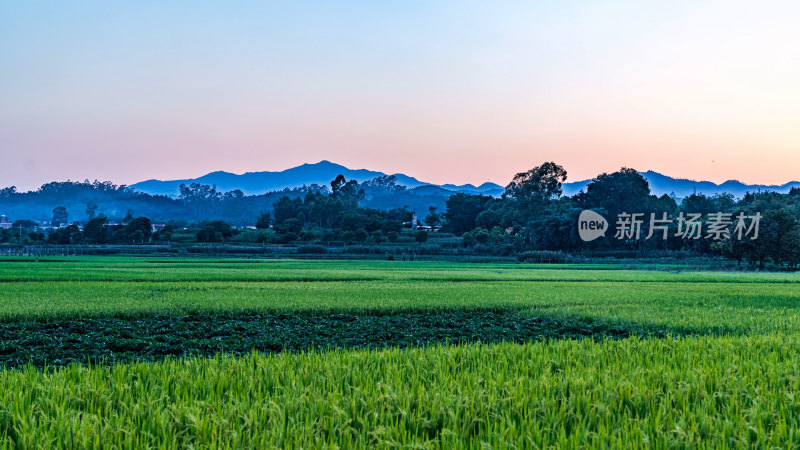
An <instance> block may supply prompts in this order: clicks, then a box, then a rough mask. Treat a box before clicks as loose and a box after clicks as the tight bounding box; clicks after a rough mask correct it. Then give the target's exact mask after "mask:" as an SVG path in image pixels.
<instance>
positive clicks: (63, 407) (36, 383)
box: [0, 258, 800, 448]
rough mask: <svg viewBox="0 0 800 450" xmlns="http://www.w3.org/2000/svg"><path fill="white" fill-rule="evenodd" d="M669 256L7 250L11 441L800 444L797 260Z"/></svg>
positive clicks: (3, 432) (5, 354)
mask: <svg viewBox="0 0 800 450" xmlns="http://www.w3.org/2000/svg"><path fill="white" fill-rule="evenodd" d="M661 269H663V270H647V271H645V270H625V269H622V268H621V267H619V266H614V265H605V266H599V265H594V266H554V265H547V266H532V265H500V264H498V265H488V264H481V265H476V264H456V263H433V262H376V261H368V262H367V261H348V262H341V261H324V262H323V261H257V260H199V259H187V260H173V259H152V260H148V259H137V258H95V259H82V258H81V259H74V260H66V259H53V260H47V261H45V260H42V261H39V262H34V261H32V260H23V259H21V260H0V338H2V341H0V342H1V343H0V359H1V360H2V361H5V364H6V365H7V368H6V369H5V370H4V371H2V372H0V389H1V390H0V392H2V394H0V399H1V400H2V401H0V438H2V439H4V443H5V444H6V445H10V446H21V447H23V448H25V447H52V446H59V444H60V445H62V446H66V447H74V446H96V445H100V444H103V445H105V446H108V447H114V446H119V447H136V448H139V447H146V446H155V447H159V446H161V447H176V446H177V447H192V446H195V447H208V446H210V447H237V448H238V447H256V448H264V447H304V448H314V447H323V446H328V447H337V446H342V447H351V446H355V447H364V446H381V447H394V446H404V445H412V446H423V447H428V446H432V447H444V448H450V447H452V446H454V445H456V444H465V443H469V444H470V445H471V446H473V447H475V448H477V447H480V446H481V444H488V445H490V446H493V447H508V446H510V445H512V444H514V445H516V446H518V447H547V446H564V445H571V446H580V445H589V446H592V447H597V446H608V447H620V448H622V447H625V448H627V447H631V446H632V447H655V448H662V447H686V448H690V447H697V446H705V447H739V446H748V447H750V446H756V447H787V446H793V445H798V444H797V443H798V442H800V393H799V392H798V383H800V364H798V360H797V358H796V355H797V354H798V350H800V311H799V310H798V307H800V276H798V274H790V273H733V272H731V273H728V272H688V271H680V270H679V269H680V268H679V267H663V268H661ZM454 344H464V345H454ZM253 350H255V353H254V352H253ZM285 350H289V351H288V352H287V351H285ZM220 352H221V353H225V354H226V356H222V357H219V356H216V357H212V358H211V359H209V358H208V357H209V356H213V355H215V354H218V353H220ZM136 360H141V361H148V362H136ZM81 361H92V364H90V365H88V366H87V365H76V364H74V363H75V362H81ZM96 363H97V364H96ZM65 364H69V365H67V366H65Z"/></svg>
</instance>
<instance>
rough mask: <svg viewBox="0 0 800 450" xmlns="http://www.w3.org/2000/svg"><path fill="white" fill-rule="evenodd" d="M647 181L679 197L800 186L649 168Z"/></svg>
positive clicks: (575, 186)
mask: <svg viewBox="0 0 800 450" xmlns="http://www.w3.org/2000/svg"><path fill="white" fill-rule="evenodd" d="M640 173H641V174H642V176H644V177H645V178H646V179H647V181H648V182H649V183H650V190H651V191H652V193H653V194H655V195H658V196H661V195H663V194H667V195H674V196H675V197H677V198H683V197H686V196H689V195H692V194H693V193H695V192H696V193H698V194H705V195H708V196H713V195H715V194H721V193H729V194H733V196H734V197H736V198H741V197H743V196H744V194H746V193H747V192H758V191H774V192H779V193H781V194H785V193H787V192H789V190H791V189H792V188H793V187H800V182H798V181H792V182H789V183H785V184H781V185H764V184H745V183H742V182H740V181H736V180H728V181H726V182H724V183H721V184H716V183H713V182H711V181H697V180H689V179H686V178H672V177H670V176H667V175H663V174H660V173H658V172H654V171H652V170H648V171H647V172H640ZM591 181H592V180H582V181H575V182H572V183H564V194H565V195H575V194H577V193H578V192H580V191H581V190H585V189H586V185H587V184H589V183H590V182H591Z"/></svg>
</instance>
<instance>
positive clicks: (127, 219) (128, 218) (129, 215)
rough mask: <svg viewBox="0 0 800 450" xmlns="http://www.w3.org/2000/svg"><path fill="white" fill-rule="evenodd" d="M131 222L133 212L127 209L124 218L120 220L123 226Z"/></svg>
mask: <svg viewBox="0 0 800 450" xmlns="http://www.w3.org/2000/svg"><path fill="white" fill-rule="evenodd" d="M132 220H133V210H132V209H130V208H128V212H126V213H125V217H123V218H122V223H123V224H126V225H127V224H129V223H130V222H131V221H132Z"/></svg>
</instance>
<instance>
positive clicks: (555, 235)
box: [0, 162, 800, 268]
mask: <svg viewBox="0 0 800 450" xmlns="http://www.w3.org/2000/svg"><path fill="white" fill-rule="evenodd" d="M566 179H567V172H566V170H564V168H563V167H561V166H559V165H558V164H556V163H553V162H548V163H545V164H542V165H541V166H538V167H534V168H533V169H531V170H528V171H526V172H522V173H519V174H517V175H516V176H515V177H514V178H513V180H512V181H511V182H510V183H509V184H508V186H507V187H506V189H505V192H504V193H503V195H502V196H500V197H489V196H483V195H468V194H456V195H452V196H450V197H449V198H448V199H447V201H446V209H445V211H444V212H443V213H440V211H439V210H438V208H436V207H434V206H431V207H430V208H429V209H428V211H427V213H426V214H425V217H416V216H415V213H414V212H413V211H412V210H411V209H409V208H407V207H399V208H393V209H386V210H379V209H372V208H368V207H365V206H364V205H366V204H369V200H370V199H374V198H383V197H381V196H384V197H385V196H386V195H387V193H388V194H391V193H397V192H403V191H404V189H405V188H404V187H402V186H399V185H397V183H396V179H394V177H380V178H377V179H375V180H370V181H367V182H364V183H358V182H356V181H355V180H346V179H345V178H344V176H341V175H340V176H338V177H337V178H336V179H335V180H333V181H332V182H331V184H330V187H329V186H318V185H313V186H310V187H303V188H297V189H293V190H285V191H283V192H278V193H270V194H269V195H265V196H244V195H242V193H241V192H239V191H233V192H227V193H220V192H218V191H217V190H216V189H215V188H214V187H213V186H204V185H196V184H193V185H189V186H181V189H180V197H179V198H177V199H171V198H167V197H165V198H159V199H158V201H163V202H165V203H167V204H169V205H171V207H173V208H175V210H176V211H177V212H179V213H180V214H182V215H181V216H180V217H179V218H175V219H172V220H168V221H165V223H164V226H163V227H162V226H160V225H159V226H158V227H154V226H153V223H152V222H153V220H151V219H150V218H148V217H149V216H148V215H147V214H136V215H134V214H133V212H132V211H127V212H126V214H125V216H124V217H122V218H120V219H116V218H114V217H113V216H107V215H105V214H103V213H102V209H101V208H100V207H99V206H98V204H96V203H93V202H87V203H86V205H85V211H84V214H85V217H86V218H87V219H88V220H87V221H85V222H83V223H79V224H73V225H71V226H64V227H60V228H59V229H57V230H54V231H52V232H50V233H49V234H48V235H45V234H44V233H42V232H41V231H40V230H37V229H36V227H35V225H36V223H35V222H30V221H27V222H25V221H23V222H25V223H22V222H20V221H17V222H15V223H14V227H13V228H12V229H11V230H3V231H2V234H0V242H12V243H13V242H19V243H25V242H50V243H54V244H74V243H90V244H101V243H146V242H237V241H241V242H258V243H265V244H266V243H271V244H302V245H348V244H350V243H357V244H362V245H379V244H382V243H386V242H396V241H398V240H399V239H400V238H401V234H402V235H403V236H404V237H403V239H406V241H407V240H408V239H409V237H412V239H413V241H414V242H417V243H424V242H426V241H427V240H428V238H429V237H430V236H433V235H432V234H431V233H435V236H437V239H438V240H439V242H442V243H443V242H445V241H446V242H447V246H448V251H450V250H452V248H453V247H452V246H453V245H454V240H455V241H456V242H457V245H458V247H459V248H460V249H461V250H459V251H464V252H466V253H468V254H477V255H492V256H511V255H516V256H517V257H518V258H519V259H522V260H524V259H525V258H526V256H525V255H530V254H537V253H536V252H539V253H538V254H546V255H548V260H555V259H559V256H558V255H565V254H580V255H583V256H586V255H589V256H592V257H603V256H635V255H637V254H642V253H645V252H649V254H657V253H659V252H661V254H681V255H689V256H695V255H696V256H719V255H721V256H725V257H727V258H730V259H733V260H736V261H739V262H740V263H749V264H752V265H758V266H761V267H764V266H765V265H766V264H768V263H771V264H775V265H777V266H786V267H790V268H796V267H797V266H798V264H800V189H797V188H795V189H793V190H792V191H790V192H789V193H788V194H778V193H774V192H756V193H748V194H746V195H745V196H744V197H743V198H741V199H736V198H734V197H733V196H732V195H729V194H720V195H715V196H705V195H702V194H694V195H690V196H688V197H685V198H683V199H681V200H680V201H678V200H677V199H676V198H673V197H670V196H668V195H662V196H655V195H652V194H651V191H650V187H649V185H648V182H647V180H646V179H645V178H644V177H642V176H641V175H640V174H639V173H637V172H636V171H635V170H633V169H629V168H622V169H620V170H619V171H617V172H613V173H602V174H600V175H598V176H597V177H596V178H594V179H593V180H592V181H591V182H590V183H589V184H588V186H587V187H586V189H585V190H583V191H581V192H580V193H578V194H577V195H574V196H565V195H562V185H563V183H564V182H565V181H566ZM87 185H88V183H83V184H80V185H79V186H76V185H75V184H74V183H73V184H72V185H69V186H66V188H69V189H77V190H78V191H80V190H81V189H87V188H90V189H91V190H93V191H95V192H102V193H107V194H109V195H116V196H146V195H147V194H139V193H135V192H130V191H129V190H128V189H127V188H125V187H124V186H123V187H117V186H113V185H110V184H105V183H99V184H97V183H96V184H93V185H88V186H87ZM46 186H47V187H43V189H42V191H47V190H49V189H55V190H56V191H58V192H62V191H63V189H64V188H65V186H55V187H53V186H48V185H46ZM0 195H6V196H9V195H10V196H19V195H23V196H24V195H26V194H18V193H14V192H10V193H9V192H4V193H0ZM40 195H41V193H40ZM64 195H65V198H70V195H73V196H74V195H75V193H74V192H73V193H72V194H64ZM255 198H258V201H256V200H255ZM268 200H271V201H268ZM585 210H592V211H595V212H596V213H598V214H600V215H601V216H603V217H605V218H606V219H607V222H608V223H607V226H608V229H607V230H605V234H604V237H602V238H599V239H596V240H592V241H590V242H587V241H585V240H583V239H581V237H580V231H579V226H580V225H579V220H578V219H579V216H580V215H581V212H582V211H585ZM52 215H53V217H52V219H51V221H52V222H53V223H63V224H66V223H68V220H67V219H68V217H67V216H68V212H67V210H66V208H64V207H57V208H55V209H54V210H53V211H52ZM137 216H138V217H137ZM220 217H233V218H235V220H232V221H227V220H223V219H220ZM242 217H247V220H242ZM737 218H739V222H737ZM756 218H757V220H756ZM625 220H627V221H628V223H627V224H626V223H625ZM745 221H747V223H745ZM241 224H247V225H252V224H255V228H256V229H254V230H237V229H236V228H237V226H238V225H241ZM742 224H745V225H746V227H744V229H742V228H740V229H738V231H739V232H738V234H737V233H736V231H737V228H736V227H737V226H738V227H740V226H741V225H742ZM416 225H420V228H419V229H416V230H414V231H411V230H408V229H409V228H412V227H413V228H417V227H416ZM723 225H724V227H723ZM238 228H243V227H241V226H238ZM723 228H724V230H723ZM404 230H408V231H404ZM692 230H693V231H692ZM713 230H716V233H714V232H713ZM690 231H691V232H690ZM17 233H19V234H17ZM742 234H744V236H742ZM445 235H446V236H448V237H447V239H446V240H445V239H443V238H444V237H445ZM428 251H430V249H428Z"/></svg>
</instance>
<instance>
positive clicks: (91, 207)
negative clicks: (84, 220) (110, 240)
mask: <svg viewBox="0 0 800 450" xmlns="http://www.w3.org/2000/svg"><path fill="white" fill-rule="evenodd" d="M96 213H97V203H95V202H94V201H92V200H89V203H87V204H86V216H87V217H88V218H89V220H92V219H94V216H95V214H96Z"/></svg>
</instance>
